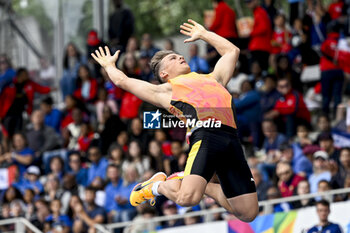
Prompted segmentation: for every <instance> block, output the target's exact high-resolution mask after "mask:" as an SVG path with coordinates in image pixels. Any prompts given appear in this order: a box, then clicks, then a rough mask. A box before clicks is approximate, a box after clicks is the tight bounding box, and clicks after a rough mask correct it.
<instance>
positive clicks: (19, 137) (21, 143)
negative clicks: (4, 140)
mask: <svg viewBox="0 0 350 233" xmlns="http://www.w3.org/2000/svg"><path fill="white" fill-rule="evenodd" d="M12 144H13V152H11V153H10V152H8V153H6V154H5V158H6V160H7V161H8V162H9V163H13V164H15V165H17V167H18V170H19V175H20V176H22V175H23V174H24V172H25V170H26V168H27V167H28V166H30V165H32V162H33V161H34V151H32V150H31V149H30V148H29V147H28V146H27V140H26V138H25V136H24V134H22V133H16V134H14V135H13V140H12Z"/></svg>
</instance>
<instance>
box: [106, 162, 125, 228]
mask: <svg viewBox="0 0 350 233" xmlns="http://www.w3.org/2000/svg"><path fill="white" fill-rule="evenodd" d="M107 179H108V181H109V183H108V184H107V186H106V187H105V193H106V202H105V206H104V208H105V210H106V211H107V213H108V219H109V220H108V221H109V222H111V220H112V219H114V217H115V216H116V215H117V214H118V212H119V211H120V210H121V207H120V206H119V204H118V203H117V201H116V197H117V196H119V195H120V193H121V189H122V185H123V180H122V179H121V175H120V169H119V168H118V167H117V166H116V165H113V164H110V165H108V167H107Z"/></svg>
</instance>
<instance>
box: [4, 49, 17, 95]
mask: <svg viewBox="0 0 350 233" xmlns="http://www.w3.org/2000/svg"><path fill="white" fill-rule="evenodd" d="M15 76H16V71H15V70H14V69H13V68H12V65H11V62H10V60H9V58H8V57H7V56H6V54H0V93H1V92H2V91H3V89H4V88H5V87H6V86H7V85H9V84H10V83H11V82H12V81H13V79H14V78H15Z"/></svg>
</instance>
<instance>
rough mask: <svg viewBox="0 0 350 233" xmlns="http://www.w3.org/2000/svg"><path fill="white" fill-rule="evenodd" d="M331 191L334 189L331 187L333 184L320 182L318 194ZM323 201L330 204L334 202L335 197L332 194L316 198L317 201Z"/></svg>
mask: <svg viewBox="0 0 350 233" xmlns="http://www.w3.org/2000/svg"><path fill="white" fill-rule="evenodd" d="M331 189H332V187H331V184H330V182H329V181H327V180H321V181H320V182H318V185H317V192H318V193H322V192H327V191H330V190H331ZM321 199H324V200H327V201H329V202H333V196H332V195H331V194H326V195H322V196H318V197H315V200H316V201H319V200H321Z"/></svg>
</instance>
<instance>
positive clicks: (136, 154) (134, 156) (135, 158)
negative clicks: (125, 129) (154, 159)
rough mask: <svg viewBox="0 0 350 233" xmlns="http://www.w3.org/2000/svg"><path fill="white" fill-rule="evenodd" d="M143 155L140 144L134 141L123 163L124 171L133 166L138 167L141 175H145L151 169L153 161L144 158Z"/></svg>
mask: <svg viewBox="0 0 350 233" xmlns="http://www.w3.org/2000/svg"><path fill="white" fill-rule="evenodd" d="M141 153H142V151H141V145H140V143H139V142H138V141H136V140H132V141H131V142H130V144H129V153H128V154H127V157H126V160H125V162H124V163H123V166H122V170H123V171H125V170H126V169H127V167H129V166H131V165H133V166H135V167H136V169H137V171H138V173H139V174H143V173H144V172H145V171H147V170H148V169H150V162H151V161H150V159H149V157H146V156H143V155H142V154H141Z"/></svg>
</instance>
